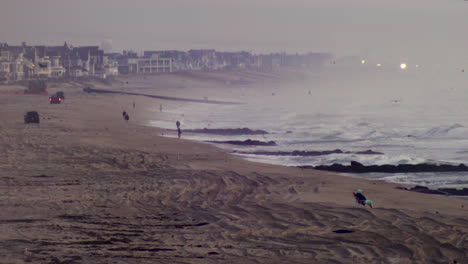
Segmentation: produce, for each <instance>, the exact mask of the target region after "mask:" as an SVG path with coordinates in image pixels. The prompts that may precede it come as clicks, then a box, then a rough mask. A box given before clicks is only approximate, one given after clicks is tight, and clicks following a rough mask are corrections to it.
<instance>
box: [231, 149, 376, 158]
mask: <svg viewBox="0 0 468 264" xmlns="http://www.w3.org/2000/svg"><path fill="white" fill-rule="evenodd" d="M238 153H240V154H253V155H268V156H303V157H306V156H323V155H330V154H342V153H345V154H353V153H354V154H362V155H377V154H383V153H380V152H375V151H372V150H366V151H363V152H351V151H343V150H341V149H335V150H324V151H303V150H294V151H254V152H238Z"/></svg>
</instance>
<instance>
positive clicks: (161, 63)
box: [137, 54, 172, 73]
mask: <svg viewBox="0 0 468 264" xmlns="http://www.w3.org/2000/svg"><path fill="white" fill-rule="evenodd" d="M137 60H138V72H139V73H161V72H172V59H171V58H160V57H159V55H157V54H153V55H151V56H150V57H143V58H138V59H137Z"/></svg>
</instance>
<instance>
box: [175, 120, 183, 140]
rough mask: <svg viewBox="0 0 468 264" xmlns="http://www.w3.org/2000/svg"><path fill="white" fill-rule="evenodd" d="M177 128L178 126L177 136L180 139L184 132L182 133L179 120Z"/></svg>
mask: <svg viewBox="0 0 468 264" xmlns="http://www.w3.org/2000/svg"><path fill="white" fill-rule="evenodd" d="M176 126H177V135H178V137H179V138H180V134H182V131H180V122H179V120H177V122H176Z"/></svg>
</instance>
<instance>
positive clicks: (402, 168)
mask: <svg viewBox="0 0 468 264" xmlns="http://www.w3.org/2000/svg"><path fill="white" fill-rule="evenodd" d="M300 167H301V168H312V169H316V170H326V171H335V172H349V173H369V172H383V173H409V172H412V173H416V172H456V171H468V167H467V166H466V165H465V164H460V165H448V164H441V165H437V164H431V163H421V164H399V165H390V164H385V165H369V166H365V165H363V164H361V163H359V162H357V161H351V165H349V166H347V165H342V164H336V163H335V164H333V165H329V166H327V165H320V166H315V167H313V166H300Z"/></svg>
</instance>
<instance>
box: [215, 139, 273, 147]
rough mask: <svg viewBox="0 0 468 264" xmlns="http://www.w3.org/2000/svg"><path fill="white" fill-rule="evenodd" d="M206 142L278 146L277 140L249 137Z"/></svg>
mask: <svg viewBox="0 0 468 264" xmlns="http://www.w3.org/2000/svg"><path fill="white" fill-rule="evenodd" d="M206 142H210V143H217V144H231V145H239V146H276V142H275V141H260V140H252V139H247V140H244V141H241V140H227V141H206Z"/></svg>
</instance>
